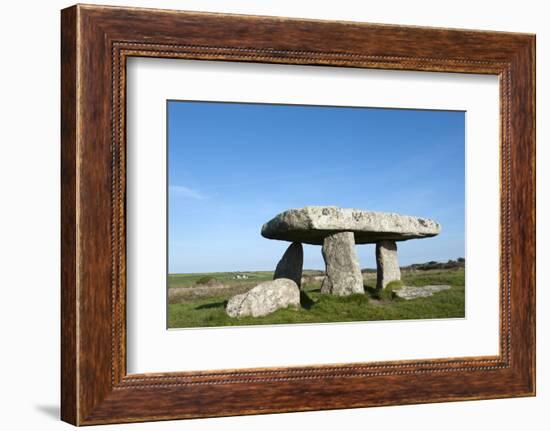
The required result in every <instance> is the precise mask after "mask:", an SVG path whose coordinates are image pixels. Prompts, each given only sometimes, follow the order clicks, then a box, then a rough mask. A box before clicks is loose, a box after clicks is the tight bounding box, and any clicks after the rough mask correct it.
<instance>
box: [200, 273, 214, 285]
mask: <svg viewBox="0 0 550 431" xmlns="http://www.w3.org/2000/svg"><path fill="white" fill-rule="evenodd" d="M216 281H218V280H217V279H216V277H213V276H211V275H205V276H204V277H201V278H199V279H198V280H197V281H196V282H195V284H212V283H215V282H216Z"/></svg>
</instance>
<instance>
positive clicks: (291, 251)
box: [273, 242, 304, 287]
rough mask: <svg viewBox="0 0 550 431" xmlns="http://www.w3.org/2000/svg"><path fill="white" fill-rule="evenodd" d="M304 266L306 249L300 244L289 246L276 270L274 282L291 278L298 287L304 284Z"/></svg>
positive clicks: (295, 243) (294, 243)
mask: <svg viewBox="0 0 550 431" xmlns="http://www.w3.org/2000/svg"><path fill="white" fill-rule="evenodd" d="M303 265H304V247H303V246H302V244H301V243H299V242H293V243H292V244H290V245H289V246H288V248H287V249H286V251H285V254H283V257H281V260H280V261H279V263H278V264H277V268H275V274H273V280H277V279H278V278H289V279H291V280H292V281H294V282H295V283H296V284H297V285H298V287H300V286H301V284H302V267H303Z"/></svg>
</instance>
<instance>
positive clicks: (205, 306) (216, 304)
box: [195, 301, 227, 310]
mask: <svg viewBox="0 0 550 431" xmlns="http://www.w3.org/2000/svg"><path fill="white" fill-rule="evenodd" d="M226 305H227V301H220V302H211V303H209V304H202V305H199V306H197V307H195V310H210V309H212V308H225V306H226Z"/></svg>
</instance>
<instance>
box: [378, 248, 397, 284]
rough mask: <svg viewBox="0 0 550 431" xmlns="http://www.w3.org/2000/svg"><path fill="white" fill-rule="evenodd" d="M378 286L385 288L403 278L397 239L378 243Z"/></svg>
mask: <svg viewBox="0 0 550 431" xmlns="http://www.w3.org/2000/svg"><path fill="white" fill-rule="evenodd" d="M376 269H377V271H376V288H377V289H385V288H386V286H387V285H388V283H391V282H392V281H396V280H401V270H400V269H399V262H398V261H397V245H396V244H395V241H379V242H377V243H376Z"/></svg>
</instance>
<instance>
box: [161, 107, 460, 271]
mask: <svg viewBox="0 0 550 431" xmlns="http://www.w3.org/2000/svg"><path fill="white" fill-rule="evenodd" d="M167 106H168V108H167V109H168V184H169V188H168V202H169V203H168V208H169V211H168V256H169V258H168V260H169V262H168V264H169V272H170V273H189V272H217V271H246V270H273V269H274V268H275V265H276V264H277V261H278V260H279V258H280V257H281V256H282V254H283V252H284V250H285V249H286V247H288V245H289V243H287V242H284V241H274V240H268V239H265V238H263V237H262V236H261V235H260V229H261V227H262V224H263V223H265V222H266V221H268V220H269V219H271V218H272V217H274V216H275V215H276V214H278V213H280V212H282V211H284V210H286V209H289V208H300V207H303V206H306V205H336V206H340V207H352V208H360V209H369V210H376V211H389V212H397V213H403V214H408V215H417V216H423V217H428V218H433V219H435V220H436V221H438V222H439V223H441V225H442V233H441V234H440V235H439V236H437V237H434V238H429V239H419V240H410V241H404V242H400V243H398V252H399V261H400V264H401V265H407V264H410V263H419V262H426V261H429V260H437V261H447V260H448V259H455V258H457V257H462V256H464V245H465V241H464V235H465V233H464V232H465V231H464V227H465V226H464V210H465V195H464V186H465V184H464V169H465V165H464V163H465V161H464V157H465V154H464V151H465V146H464V136H465V124H464V121H465V113H464V112H457V111H427V110H405V109H378V108H345V107H322V106H301V105H270V104H241V103H213V102H186V101H169V102H168V105H167ZM357 251H358V255H359V259H360V261H361V267H371V268H372V267H375V266H376V264H375V258H374V245H361V246H358V247H357ZM304 267H305V268H308V269H322V268H323V267H324V264H323V259H322V256H321V248H320V247H319V246H305V248H304Z"/></svg>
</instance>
